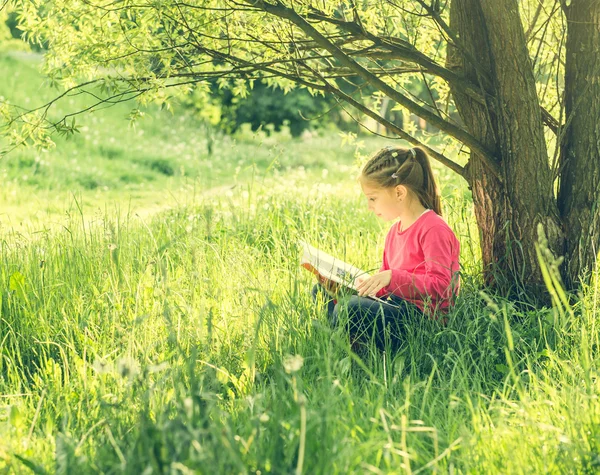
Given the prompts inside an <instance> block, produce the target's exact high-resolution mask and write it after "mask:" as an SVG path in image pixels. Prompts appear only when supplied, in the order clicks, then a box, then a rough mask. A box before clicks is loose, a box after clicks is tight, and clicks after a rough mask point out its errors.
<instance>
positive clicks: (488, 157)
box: [246, 0, 502, 178]
mask: <svg viewBox="0 0 600 475" xmlns="http://www.w3.org/2000/svg"><path fill="white" fill-rule="evenodd" d="M246 2H248V3H250V4H251V5H253V6H255V7H259V8H262V9H263V10H264V11H265V12H267V13H271V14H273V15H275V16H278V17H280V18H285V19H287V20H289V21H291V22H292V23H294V24H295V25H296V26H298V27H299V28H300V29H301V30H303V31H304V32H305V33H306V34H307V35H308V36H309V37H311V38H313V39H314V40H315V41H316V42H317V44H319V45H320V46H321V47H322V48H324V49H325V50H327V51H329V53H331V54H332V55H333V57H334V58H336V59H337V60H338V61H339V62H340V63H341V64H342V65H343V66H346V67H349V68H350V69H352V70H354V71H355V72H356V73H357V74H358V75H359V76H360V77H361V78H362V79H364V80H365V81H367V82H370V83H371V84H373V86H375V87H376V88H377V89H379V90H380V91H381V92H383V93H384V94H386V95H387V96H388V97H389V98H390V99H392V100H394V101H396V102H397V103H398V104H400V105H402V106H404V107H405V108H406V109H408V110H410V111H411V112H413V113H415V114H416V115H418V116H419V117H422V118H423V119H425V120H427V121H428V122H429V123H431V124H432V125H434V126H436V127H437V128H439V129H440V130H443V131H444V132H446V133H448V134H449V135H451V136H453V137H455V138H456V139H457V140H459V141H460V142H462V143H464V144H465V145H467V146H468V147H469V148H470V149H471V150H473V151H475V152H477V153H478V154H479V155H480V156H481V157H482V160H483V162H484V163H485V164H486V165H487V166H488V168H490V170H491V171H492V172H493V173H494V174H495V175H496V176H497V177H498V178H501V176H502V174H501V171H500V167H499V166H498V163H497V162H496V160H495V158H494V156H493V154H492V153H491V152H490V151H489V150H487V149H486V147H484V146H483V144H481V143H480V142H479V141H478V140H477V139H475V137H473V136H472V135H471V134H469V133H468V132H466V131H465V130H463V129H461V128H459V127H457V126H455V125H454V124H451V123H449V122H447V121H445V120H444V119H442V118H440V117H438V116H437V115H436V114H434V113H433V112H430V111H429V110H427V109H425V108H424V107H422V106H420V105H418V104H416V103H415V102H413V101H411V100H410V99H408V98H407V97H406V96H404V95H403V94H401V93H399V92H398V91H397V90H395V89H394V88H392V87H390V86H389V85H388V84H386V83H385V82H384V81H382V80H381V79H379V78H378V77H377V76H375V75H373V74H371V73H370V72H369V71H367V70H366V69H365V68H364V67H362V66H361V65H360V64H358V63H357V62H356V61H354V60H353V59H352V58H350V57H348V55H346V54H345V53H344V52H343V51H342V50H340V49H339V48H338V47H337V46H335V45H334V44H332V43H331V42H330V41H328V40H327V38H325V37H324V36H323V35H322V34H321V33H320V32H319V31H317V30H316V29H315V28H314V27H313V26H312V25H311V24H309V23H308V22H307V21H306V20H305V19H304V18H302V17H301V16H300V15H298V13H296V11H294V10H292V9H290V8H287V7H285V6H284V5H282V4H281V3H279V2H278V3H277V4H276V5H272V4H269V3H266V2H264V1H263V0H246Z"/></svg>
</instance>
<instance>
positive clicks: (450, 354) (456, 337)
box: [0, 117, 600, 474]
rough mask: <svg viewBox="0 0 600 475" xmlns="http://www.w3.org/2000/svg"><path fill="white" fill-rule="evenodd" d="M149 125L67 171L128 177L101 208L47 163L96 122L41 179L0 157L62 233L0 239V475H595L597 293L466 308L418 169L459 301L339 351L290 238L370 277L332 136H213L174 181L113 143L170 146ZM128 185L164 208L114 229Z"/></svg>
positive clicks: (368, 226) (471, 294)
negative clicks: (389, 340)
mask: <svg viewBox="0 0 600 475" xmlns="http://www.w3.org/2000/svg"><path fill="white" fill-rule="evenodd" d="M105 120H106V121H109V119H108V118H107V119H105ZM110 120H114V121H116V120H117V119H115V118H114V117H113V118H112V119H110ZM156 120H157V121H160V120H162V119H160V118H157V119H156ZM165 122H167V121H166V120H165ZM105 123H106V122H105ZM163 124H164V123H163ZM188 126H190V127H191V125H189V124H187V123H185V124H184V125H182V126H181V127H184V129H182V130H180V131H179V133H180V134H182V135H181V137H182V140H184V139H183V137H185V142H186V143H188V138H187V137H188V136H189V134H190V130H189V129H185V127H188ZM152 130H153V131H152V132H151V133H150V132H148V133H147V134H145V137H148V138H149V139H150V140H149V141H148V142H147V143H146V142H144V141H142V139H139V138H131V137H129V136H127V135H125V136H119V137H117V138H116V139H115V144H113V145H112V146H111V147H112V149H111V150H113V151H112V152H110V153H107V154H105V158H104V159H102V160H96V159H94V160H92V161H90V162H89V164H91V163H94V164H96V165H95V166H97V167H98V171H101V172H102V173H101V176H104V175H106V176H112V177H115V176H119V173H122V172H123V170H129V173H130V174H131V175H132V177H135V178H132V179H131V182H130V183H129V184H130V185H131V186H132V187H133V191H132V188H126V187H125V185H123V184H122V183H121V184H113V185H111V186H112V188H111V186H109V185H106V186H109V190H108V191H107V194H110V196H112V197H113V198H114V202H113V208H110V209H108V206H107V207H105V209H104V210H102V209H101V208H99V207H97V203H98V202H95V201H94V199H97V200H100V198H96V193H99V189H98V188H96V189H93V188H90V185H89V184H88V185H83V184H81V183H79V185H75V184H74V183H75V182H76V181H77V179H78V178H81V177H82V176H84V175H83V171H81V173H80V171H77V170H74V171H73V177H72V178H73V181H70V180H71V178H67V170H68V166H67V164H68V163H69V161H68V160H70V159H69V158H65V156H63V155H66V156H67V157H68V156H69V153H71V152H73V151H75V150H79V151H85V154H86V155H87V154H88V153H89V155H90V156H94V157H96V158H97V156H96V155H93V154H94V153H96V152H95V151H96V150H100V143H101V142H102V143H104V142H105V140H104V139H105V138H106V137H108V136H110V133H113V132H110V133H109V132H107V131H106V130H105V129H103V128H98V134H99V137H100V136H101V137H103V138H102V139H98V142H99V143H98V146H97V148H93V147H92V146H90V144H89V143H88V142H81V143H80V144H79V145H77V146H76V145H74V144H73V143H72V144H71V145H69V144H66V143H65V144H60V145H59V147H58V148H57V149H56V150H55V151H53V152H51V153H52V154H53V155H51V156H52V162H51V163H50V162H49V165H48V170H50V169H52V170H54V168H53V167H54V163H56V164H57V166H61V165H60V164H63V165H64V167H65V168H64V169H63V172H64V173H58V172H56V175H53V173H54V172H50V171H49V172H48V173H47V174H42V175H43V178H40V180H42V181H41V182H39V183H35V184H34V183H23V182H24V181H25V180H22V179H21V180H20V181H19V179H18V177H19V172H18V170H23V169H21V168H18V166H17V165H15V164H14V163H13V164H10V165H8V162H7V164H6V167H7V168H6V171H5V173H7V174H10V173H14V175H11V177H12V178H11V179H10V180H9V183H10V187H12V188H8V189H9V190H10V189H12V190H13V191H14V193H15V196H17V197H20V199H21V200H22V201H25V200H24V198H23V197H26V196H35V197H37V198H36V199H37V200H39V201H38V202H39V203H47V206H49V207H50V206H55V208H56V211H55V212H52V213H54V214H53V216H59V215H60V225H59V226H47V225H45V224H44V223H45V221H44V218H43V217H41V218H40V220H39V223H41V224H44V225H40V224H38V222H33V221H29V222H28V223H27V225H24V227H25V228H26V229H28V230H29V232H27V233H24V232H22V231H21V230H19V229H15V228H14V227H13V228H11V227H5V228H3V229H2V232H1V233H0V282H1V286H0V473H26V472H28V471H32V472H34V473H82V474H85V473H145V474H150V473H211V474H212V473H263V474H264V473H292V472H295V473H300V472H301V473H494V474H495V473H536V474H537V473H570V472H573V473H595V472H597V471H598V465H599V464H600V458H599V456H598V453H599V450H600V431H599V428H600V405H599V404H598V395H599V393H600V388H599V386H598V385H599V383H598V379H597V375H598V368H597V363H596V362H597V361H598V343H599V342H598V329H597V323H596V320H597V310H596V309H597V308H598V305H597V301H598V286H597V285H596V286H593V287H590V288H588V289H584V291H583V293H582V295H581V296H580V298H579V299H578V300H577V303H576V304H574V306H573V307H569V306H564V305H563V306H559V305H558V301H557V302H555V306H554V307H553V308H543V309H534V308H532V307H528V306H527V305H526V303H525V302H522V303H521V304H519V303H515V302H510V301H508V300H506V299H504V298H503V297H502V296H499V295H488V294H485V293H481V292H480V290H481V288H480V279H479V275H478V268H479V265H478V262H479V259H480V256H479V254H478V242H477V231H476V226H475V223H474V222H473V215H472V203H471V201H470V197H469V195H468V192H467V191H466V190H465V187H464V185H463V184H462V183H460V182H458V181H456V180H454V179H452V178H451V177H450V176H449V175H448V174H447V172H445V171H444V170H442V169H440V168H439V167H436V173H437V175H438V177H439V179H440V182H441V183H443V187H442V190H443V197H444V199H443V206H444V216H445V217H446V219H447V220H448V222H449V223H450V224H451V226H452V227H453V229H454V230H455V232H456V233H457V235H458V237H459V239H460V241H461V263H462V265H463V287H462V292H461V295H460V297H459V299H458V301H457V305H456V307H455V309H454V310H453V311H452V313H451V314H450V318H449V322H448V324H447V325H446V326H445V327H442V326H440V325H439V324H438V323H436V322H434V321H413V322H411V325H410V330H409V332H408V334H407V335H406V339H405V341H404V343H403V344H402V346H401V348H400V350H399V351H398V352H397V353H394V354H392V353H390V352H389V351H386V352H378V351H376V350H374V349H372V350H371V351H369V352H367V353H366V354H363V355H361V356H360V357H359V356H358V355H356V354H354V353H353V352H351V351H350V348H349V345H348V342H347V338H346V335H345V334H344V332H343V331H342V330H340V329H332V328H330V326H329V325H328V322H327V317H326V315H325V313H324V312H323V311H322V310H321V309H319V307H318V306H316V305H315V304H314V302H312V301H311V298H310V289H311V287H312V285H313V283H314V281H313V280H312V278H311V276H310V274H308V273H307V272H305V271H303V270H301V269H300V268H299V266H298V260H299V255H298V253H299V249H298V246H297V242H298V240H299V239H304V240H308V241H309V242H311V243H313V244H314V245H316V246H319V247H321V248H323V249H325V250H328V251H331V252H333V253H335V254H337V255H340V256H343V258H344V259H345V260H348V261H350V262H353V263H355V264H356V265H357V266H359V267H363V268H373V267H378V265H379V260H380V256H381V251H382V249H383V237H384V236H385V232H386V228H387V225H386V224H384V223H381V222H379V221H377V220H376V218H374V217H373V216H372V215H370V214H369V213H368V212H367V210H366V206H365V203H364V200H363V198H361V196H360V192H359V187H358V186H357V184H356V183H355V182H354V180H353V174H354V168H353V159H352V149H351V148H346V149H343V148H341V147H340V146H339V144H338V143H337V142H335V140H337V139H335V140H334V139H332V137H331V136H328V137H322V138H317V139H315V140H314V141H312V142H308V143H306V142H301V141H288V142H285V141H284V142H273V143H269V144H265V143H262V144H260V143H258V144H256V143H254V144H253V143H252V142H251V141H244V142H243V143H242V142H236V141H230V139H227V138H222V139H220V140H222V142H220V143H219V144H218V145H219V146H216V147H215V149H219V150H221V151H220V152H219V153H223V155H222V160H214V159H211V158H209V157H207V156H206V155H205V154H204V155H203V154H202V153H198V156H197V157H196V158H195V159H194V163H195V165H194V166H191V165H190V168H189V176H193V179H190V181H186V179H185V176H188V175H187V173H188V172H186V175H185V176H178V175H177V173H178V172H177V170H179V168H178V166H177V165H174V164H177V163H179V162H177V160H181V157H182V156H183V155H184V154H182V153H181V151H179V150H173V149H169V150H170V151H169V152H164V153H163V154H162V155H161V157H162V158H163V159H164V160H165V161H164V162H153V160H154V158H148V156H149V155H147V154H145V153H140V154H135V153H133V152H131V150H130V149H131V146H132V145H133V144H136V145H139V146H140V147H142V149H144V148H145V150H150V149H152V148H153V147H152V145H153V143H154V144H161V143H163V144H165V147H166V146H167V145H166V144H170V143H172V138H173V135H172V134H171V135H169V134H167V135H166V136H165V137H163V138H161V135H160V134H161V133H162V132H161V131H164V127H161V126H160V125H157V126H156V128H154V129H152ZM165 133H166V132H165ZM105 134H108V135H105ZM78 140H79V139H78ZM161 140H164V142H161ZM189 140H191V139H189ZM381 143H382V141H381V140H378V139H373V140H368V141H366V149H367V150H374V149H376V148H377V147H379V146H380V145H381ZM63 145H64V146H63ZM92 145H93V144H92ZM186 146H190V147H191V145H189V144H188V145H186ZM69 147H73V148H72V149H69ZM227 147H231V149H229V148H227ZM154 149H161V150H163V147H162V145H161V146H155V147H154ZM69 150H70V152H69ZM235 150H237V151H238V153H239V155H236V154H235V152H234V151H235ZM32 153H34V152H31V151H27V152H23V154H22V155H19V157H25V158H27V157H28V156H29V155H28V154H32ZM81 153H83V152H81ZM153 157H156V155H153ZM275 159H276V160H275ZM11 160H13V159H12V158H11ZM136 160H137V161H138V162H137V163H139V164H140V166H139V167H138V168H136V169H132V165H131V164H133V163H136ZM16 161H17V160H15V162H16ZM142 163H143V164H144V165H142ZM152 163H159V165H155V167H154V168H153V167H152V165H149V164H152ZM205 163H213V164H214V165H213V170H212V171H210V172H209V171H208V170H207V169H206V167H205V166H202V165H201V164H205ZM165 165H168V167H167V166H165ZM13 166H14V167H17V168H15V169H14V170H13V169H12V168H11V167H13ZM27 166H33V165H27ZM169 167H170V168H169ZM238 167H239V169H238ZM215 168H216V171H215ZM324 169H326V170H327V172H324V171H323V170H324ZM11 170H13V171H11ZM82 170H87V168H84V167H82ZM161 170H162V171H161ZM168 170H173V174H172V175H170V174H169V173H164V172H165V171H168ZM186 170H188V169H186ZM236 170H237V171H236ZM213 172H214V173H213ZM145 173H152V174H154V175H155V180H153V181H148V180H147V178H145V175H144V174H145ZM98 174H99V173H94V174H93V175H94V176H96V175H98ZM209 175H210V178H209ZM53 176H55V179H54V178H52V177H53ZM215 177H216V178H215ZM136 180H139V183H138V184H136V183H133V182H135V181H136ZM211 180H214V181H211ZM236 180H237V186H236V187H234V188H230V187H228V188H219V190H218V192H215V193H212V194H206V193H202V191H204V190H206V189H207V188H209V187H210V186H213V185H214V186H219V185H225V184H227V185H232V184H235V183H236ZM27 181H28V180H27ZM115 183H117V182H115ZM132 183H133V184H132ZM142 184H144V186H148V187H150V193H149V194H152V193H155V194H156V193H160V191H161V190H162V189H163V188H168V187H169V186H172V187H175V188H178V189H181V190H183V191H182V194H181V197H182V198H181V199H180V200H179V199H177V200H176V199H175V198H173V206H171V207H170V208H169V209H166V210H162V211H160V212H158V213H148V214H146V215H144V216H141V215H140V216H141V217H140V216H136V214H135V213H133V212H131V211H130V210H129V206H130V205H128V204H127V203H130V202H131V194H132V193H134V192H139V193H143V191H140V189H143V187H142V186H141V185H142ZM136 186H139V188H136ZM4 190H6V188H4ZM71 190H75V191H74V192H73V191H71ZM196 190H197V191H196ZM70 191H71V193H70V194H69V192H70ZM2 193H3V194H4V195H3V196H4V198H3V199H5V200H6V199H7V198H6V196H10V193H11V192H9V191H3V192H2ZM44 193H49V195H45V194H44ZM166 195H167V192H166V191H164V192H163V193H162V194H160V198H161V200H162V201H163V202H164V197H165V196H166ZM44 196H59V198H51V199H49V200H48V201H45V200H44V198H43V197H44ZM69 196H70V198H69ZM102 196H103V198H102V199H104V197H105V195H102ZM140 196H142V198H140V201H139V203H140V204H141V206H147V205H148V204H149V203H150V204H152V205H156V206H158V205H160V204H164V203H161V201H157V202H156V203H153V202H151V201H149V200H148V199H147V198H146V197H145V195H140ZM61 200H71V202H68V201H67V202H66V204H65V202H64V201H61ZM22 201H21V202H16V201H13V203H16V204H15V205H14V206H15V207H16V208H20V207H23V208H25V209H30V210H33V209H35V208H36V207H37V205H36V204H35V202H36V201H35V200H31V199H30V200H28V202H27V203H25V202H22ZM89 202H92V204H88V203H89ZM86 206H89V207H90V208H92V209H93V211H92V213H91V216H92V217H93V219H90V214H89V213H88V214H86V211H85V210H86ZM27 214H28V215H32V211H25V212H24V215H27Z"/></svg>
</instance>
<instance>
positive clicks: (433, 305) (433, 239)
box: [377, 210, 460, 316]
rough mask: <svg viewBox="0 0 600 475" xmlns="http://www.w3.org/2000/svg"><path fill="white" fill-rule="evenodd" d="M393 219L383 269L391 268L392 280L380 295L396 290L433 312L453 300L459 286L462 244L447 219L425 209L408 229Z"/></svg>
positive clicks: (444, 309)
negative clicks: (459, 259)
mask: <svg viewBox="0 0 600 475" xmlns="http://www.w3.org/2000/svg"><path fill="white" fill-rule="evenodd" d="M401 224H402V223H401V222H400V221H398V222H397V223H394V224H393V225H392V227H391V228H390V230H389V232H388V234H387V236H386V238H385V248H384V251H383V263H382V266H381V269H380V271H384V270H389V269H391V270H392V280H391V282H390V284H389V285H388V286H387V287H384V288H383V289H381V290H380V291H379V292H377V297H384V296H385V295H387V294H389V293H393V294H395V295H397V296H398V297H401V298H403V299H404V300H407V301H408V302H411V303H414V304H415V305H416V306H417V307H419V309H421V311H423V312H424V313H425V314H427V315H429V316H431V315H432V314H433V312H435V310H436V309H437V310H441V311H442V312H443V313H446V312H447V311H448V307H449V306H450V305H453V304H454V297H455V296H456V295H458V291H459V288H460V275H459V274H458V271H459V261H458V257H459V253H460V244H459V242H458V239H457V238H456V236H455V234H454V232H453V231H452V229H451V228H450V226H448V224H447V223H446V221H444V219H443V218H442V217H441V216H439V215H438V214H437V213H436V212H435V211H433V210H427V211H425V212H424V213H423V214H422V215H421V216H419V218H417V220H416V221H415V222H414V223H413V224H412V225H410V226H409V227H408V228H407V229H404V230H403V231H400V228H401Z"/></svg>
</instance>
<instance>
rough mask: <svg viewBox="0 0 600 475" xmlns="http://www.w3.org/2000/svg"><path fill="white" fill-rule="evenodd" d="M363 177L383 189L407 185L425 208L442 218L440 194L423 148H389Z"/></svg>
mask: <svg viewBox="0 0 600 475" xmlns="http://www.w3.org/2000/svg"><path fill="white" fill-rule="evenodd" d="M361 177H363V178H365V179H367V180H369V181H372V182H374V183H375V184H376V185H378V186H379V187H381V188H393V187H396V186H398V185H404V186H406V187H407V188H410V190H411V191H412V192H413V193H414V194H415V195H416V196H417V197H418V198H419V201H420V202H421V204H422V205H423V206H425V208H429V209H432V210H433V211H435V212H436V213H437V214H438V215H440V216H441V215H442V205H441V200H440V195H439V191H438V188H437V185H436V182H435V178H434V176H433V171H432V170H431V163H430V161H429V156H428V155H427V153H426V152H425V151H424V150H423V149H422V148H420V147H415V148H409V149H406V148H394V147H386V148H384V149H382V150H380V151H379V152H377V153H376V154H375V155H374V156H373V157H372V158H371V159H370V160H369V161H368V162H367V163H366V164H365V166H364V167H363V169H362V172H361Z"/></svg>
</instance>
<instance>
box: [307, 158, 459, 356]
mask: <svg viewBox="0 0 600 475" xmlns="http://www.w3.org/2000/svg"><path fill="white" fill-rule="evenodd" d="M359 181H360V185H361V187H362V191H363V193H364V194H365V196H366V198H367V200H368V206H369V210H370V211H372V212H373V213H375V214H376V215H377V216H379V217H380V218H382V219H384V220H386V221H391V220H395V219H396V218H398V221H397V222H395V223H394V224H393V225H392V226H391V228H390V230H389V232H388V234H387V237H386V239H385V247H384V251H383V263H382V265H381V269H380V270H379V272H378V273H377V274H375V275H373V276H372V277H369V278H367V279H364V280H362V281H359V283H358V285H357V290H358V295H353V296H352V297H351V298H350V299H349V300H348V301H347V302H346V303H345V304H343V305H342V304H341V303H337V301H336V300H335V299H331V298H330V297H329V296H330V295H331V294H332V293H335V291H336V290H337V289H335V288H331V287H328V288H325V287H324V286H323V285H322V284H316V285H315V287H314V288H313V296H314V297H315V298H316V297H317V295H319V294H322V295H323V296H324V297H325V299H326V304H327V308H328V313H329V316H330V318H331V320H332V323H333V324H334V325H337V324H338V322H339V320H340V318H339V317H340V313H341V312H342V311H344V312H347V315H348V328H349V331H350V338H351V342H352V343H353V344H355V343H358V342H364V341H365V339H366V338H368V337H370V336H371V335H373V336H375V339H376V343H377V345H378V346H379V347H382V346H383V345H384V343H385V339H386V338H387V337H386V334H387V335H389V337H390V340H391V341H390V342H391V343H392V345H393V346H397V344H398V343H399V342H400V341H401V335H402V332H403V329H402V327H403V325H404V323H405V322H406V320H407V319H408V318H409V317H411V316H417V317H423V316H424V315H425V316H427V317H430V318H437V316H438V314H439V313H442V314H445V313H447V311H448V309H449V308H450V306H451V305H453V303H454V301H453V300H454V296H456V295H457V294H458V291H459V285H460V280H459V275H458V270H459V262H458V256H459V251H460V245H459V242H458V239H457V238H456V236H455V235H454V232H453V231H452V229H451V228H450V227H449V226H448V224H447V223H446V221H444V219H443V218H442V217H441V214H442V210H441V205H440V197H439V194H438V191H437V186H436V183H435V180H434V177H433V174H432V171H431V165H430V164H429V157H428V156H427V154H426V153H425V152H424V151H423V150H422V149H420V148H411V149H405V148H393V147H386V148H384V149H382V150H380V151H379V152H378V153H376V154H375V156H373V157H372V158H371V159H370V160H369V161H368V162H367V164H366V165H365V166H364V168H363V169H362V172H361V174H360V178H359ZM371 296H375V297H378V298H379V299H381V300H383V302H382V301H381V300H375V299H373V298H370V297H371Z"/></svg>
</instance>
